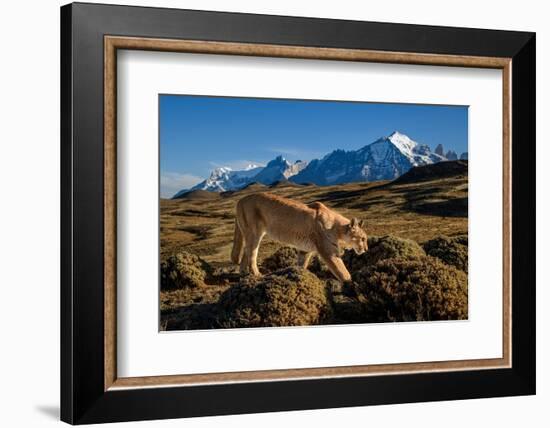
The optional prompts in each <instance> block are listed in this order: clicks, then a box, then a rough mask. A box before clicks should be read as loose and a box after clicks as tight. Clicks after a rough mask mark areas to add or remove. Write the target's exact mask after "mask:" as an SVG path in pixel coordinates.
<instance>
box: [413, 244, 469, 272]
mask: <svg viewBox="0 0 550 428" xmlns="http://www.w3.org/2000/svg"><path fill="white" fill-rule="evenodd" d="M424 250H425V251H426V253H427V254H428V255H430V256H433V257H437V258H438V259H440V260H442V261H443V262H444V263H447V264H448V265H451V266H454V267H456V268H457V269H460V270H462V271H464V272H466V273H468V237H467V236H466V237H464V236H458V237H454V238H449V237H447V236H439V237H437V238H435V239H432V240H430V241H428V242H426V243H424Z"/></svg>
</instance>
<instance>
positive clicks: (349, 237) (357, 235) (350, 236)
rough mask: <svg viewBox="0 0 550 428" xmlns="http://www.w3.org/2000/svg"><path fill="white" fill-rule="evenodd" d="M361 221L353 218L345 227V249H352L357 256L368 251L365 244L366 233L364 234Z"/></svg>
mask: <svg viewBox="0 0 550 428" xmlns="http://www.w3.org/2000/svg"><path fill="white" fill-rule="evenodd" d="M363 228H364V223H363V221H362V220H361V221H359V220H358V219H356V218H353V219H352V220H351V221H350V223H349V224H348V225H347V226H346V233H345V238H344V242H345V247H346V248H353V250H354V251H355V252H356V253H357V254H363V253H364V252H365V251H367V250H368V249H369V246H368V244H367V232H365V230H364V229H363Z"/></svg>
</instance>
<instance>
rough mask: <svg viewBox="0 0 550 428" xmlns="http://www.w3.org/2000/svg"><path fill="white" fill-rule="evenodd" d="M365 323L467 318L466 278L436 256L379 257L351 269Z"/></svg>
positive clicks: (462, 273) (461, 272)
mask: <svg viewBox="0 0 550 428" xmlns="http://www.w3.org/2000/svg"><path fill="white" fill-rule="evenodd" d="M353 280H354V281H355V282H356V284H357V288H358V289H359V292H360V294H361V296H360V297H361V300H362V306H363V311H364V316H365V322H387V321H430V320H457V319H466V318H467V317H468V277H467V275H466V274H465V273H464V272H463V271H460V270H458V269H456V268H454V267H453V266H449V265H446V264H444V263H443V262H441V261H440V260H439V259H437V258H434V257H430V256H423V257H419V258H416V259H408V260H407V259H403V258H394V259H386V260H381V261H379V262H378V263H376V264H375V265H374V266H370V267H367V268H364V269H361V270H360V271H358V272H354V274H353Z"/></svg>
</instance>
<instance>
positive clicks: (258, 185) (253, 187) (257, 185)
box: [241, 181, 267, 190]
mask: <svg viewBox="0 0 550 428" xmlns="http://www.w3.org/2000/svg"><path fill="white" fill-rule="evenodd" d="M266 188H267V186H266V185H265V184H262V183H258V182H257V181H253V182H252V183H250V184H247V185H246V186H244V187H243V188H242V189H241V190H261V189H266Z"/></svg>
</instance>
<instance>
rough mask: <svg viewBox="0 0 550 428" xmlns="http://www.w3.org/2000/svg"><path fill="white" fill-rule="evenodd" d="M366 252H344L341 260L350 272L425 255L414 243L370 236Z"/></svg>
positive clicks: (401, 239)
mask: <svg viewBox="0 0 550 428" xmlns="http://www.w3.org/2000/svg"><path fill="white" fill-rule="evenodd" d="M368 245H369V249H368V251H367V252H365V253H363V254H361V255H357V254H356V253H355V251H353V250H346V251H345V253H344V255H343V257H342V259H343V260H344V264H345V265H346V267H347V268H348V270H349V271H350V272H355V271H358V270H361V269H363V268H365V267H368V266H372V265H374V264H375V263H377V262H378V261H380V260H384V259H390V258H396V257H399V258H402V259H415V258H418V257H423V256H425V255H426V253H425V252H424V250H423V249H422V247H421V246H420V245H418V244H417V243H416V242H415V241H412V240H410V239H403V238H398V237H396V236H392V235H387V236H382V237H377V236H371V237H369V239H368Z"/></svg>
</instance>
